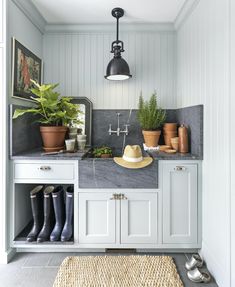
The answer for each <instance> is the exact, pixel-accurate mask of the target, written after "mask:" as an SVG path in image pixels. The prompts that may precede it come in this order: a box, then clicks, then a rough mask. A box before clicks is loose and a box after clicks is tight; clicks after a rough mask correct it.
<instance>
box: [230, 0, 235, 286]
mask: <svg viewBox="0 0 235 287" xmlns="http://www.w3.org/2000/svg"><path fill="white" fill-rule="evenodd" d="M230 11H231V12H230V19H231V22H230V36H231V42H230V43H231V46H230V52H231V61H230V68H231V75H230V97H231V105H230V115H231V124H230V127H231V128H230V130H231V144H230V151H231V173H230V178H231V286H235V272H234V270H235V192H234V190H235V177H234V174H235V150H234V146H235V129H234V127H235V113H234V111H235V97H234V95H235V3H234V1H232V0H231V9H230Z"/></svg>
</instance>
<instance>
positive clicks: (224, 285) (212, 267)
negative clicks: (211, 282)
mask: <svg viewBox="0 0 235 287" xmlns="http://www.w3.org/2000/svg"><path fill="white" fill-rule="evenodd" d="M199 253H200V255H201V257H202V258H203V259H204V260H205V262H206V264H207V268H208V270H209V272H210V273H211V274H212V276H213V277H214V278H215V280H216V283H217V284H218V286H220V287H233V286H230V274H229V270H225V268H226V266H222V265H221V262H219V261H218V260H217V259H216V258H215V256H214V254H213V253H212V252H211V251H210V248H209V247H208V245H207V244H206V243H205V242H202V249H201V250H200V252H199Z"/></svg>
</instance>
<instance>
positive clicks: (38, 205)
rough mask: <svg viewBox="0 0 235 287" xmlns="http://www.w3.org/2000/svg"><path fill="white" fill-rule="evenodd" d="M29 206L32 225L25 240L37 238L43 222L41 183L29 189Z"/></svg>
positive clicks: (29, 240) (30, 240)
mask: <svg viewBox="0 0 235 287" xmlns="http://www.w3.org/2000/svg"><path fill="white" fill-rule="evenodd" d="M30 199H31V208H32V214H33V227H32V229H31V231H30V232H29V234H28V236H27V239H26V240H27V241H28V242H32V241H36V240H37V236H38V233H39V232H40V230H41V228H42V224H43V185H38V186H36V187H35V188H34V189H33V190H31V191H30Z"/></svg>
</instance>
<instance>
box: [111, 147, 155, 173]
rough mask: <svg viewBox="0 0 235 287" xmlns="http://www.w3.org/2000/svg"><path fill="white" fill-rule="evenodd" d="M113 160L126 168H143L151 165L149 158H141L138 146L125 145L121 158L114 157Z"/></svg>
mask: <svg viewBox="0 0 235 287" xmlns="http://www.w3.org/2000/svg"><path fill="white" fill-rule="evenodd" d="M113 160H114V161H115V162H116V163H117V164H119V165H121V166H123V167H126V168H143V167H146V166H147V165H149V164H151V163H152V161H153V159H152V158H151V157H143V156H142V151H141V148H140V146H139V145H127V146H126V147H125V150H124V154H123V156H122V157H114V158H113Z"/></svg>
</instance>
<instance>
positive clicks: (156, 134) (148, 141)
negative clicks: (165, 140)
mask: <svg viewBox="0 0 235 287" xmlns="http://www.w3.org/2000/svg"><path fill="white" fill-rule="evenodd" d="M142 133H143V136H144V142H145V145H146V146H147V147H157V146H158V142H159V138H160V135H161V131H160V130H158V131H144V130H143V131H142Z"/></svg>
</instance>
